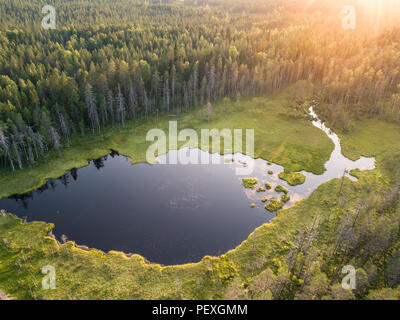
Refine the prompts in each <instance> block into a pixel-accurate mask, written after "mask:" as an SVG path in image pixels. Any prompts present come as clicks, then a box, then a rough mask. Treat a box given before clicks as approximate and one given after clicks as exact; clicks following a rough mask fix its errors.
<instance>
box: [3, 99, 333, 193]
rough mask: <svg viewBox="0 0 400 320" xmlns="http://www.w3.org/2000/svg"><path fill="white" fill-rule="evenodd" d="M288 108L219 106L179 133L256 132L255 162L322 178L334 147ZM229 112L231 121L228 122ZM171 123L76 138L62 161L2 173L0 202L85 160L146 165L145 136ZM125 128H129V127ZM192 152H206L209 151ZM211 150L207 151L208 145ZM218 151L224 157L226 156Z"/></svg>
mask: <svg viewBox="0 0 400 320" xmlns="http://www.w3.org/2000/svg"><path fill="white" fill-rule="evenodd" d="M292 103H293V101H292V100H291V97H290V95H289V94H288V93H287V92H284V93H282V94H280V95H278V96H274V97H259V98H254V99H248V100H241V101H239V102H235V103H233V104H232V105H230V106H229V107H227V106H225V105H222V104H219V105H217V106H216V107H215V108H213V111H212V115H211V119H210V121H209V122H208V121H207V119H206V117H205V115H204V110H196V111H193V112H191V113H190V114H188V115H185V116H183V117H182V118H181V119H180V120H179V122H178V125H179V129H185V128H193V129H195V130H196V131H197V132H199V131H200V130H201V129H212V128H217V129H220V130H222V129H224V128H228V129H250V128H254V129H255V158H263V159H264V160H267V159H268V161H272V162H274V163H276V164H279V165H282V166H284V167H285V169H287V170H288V171H292V172H294V171H301V170H306V171H309V172H313V173H315V174H322V173H323V172H324V170H325V168H324V163H325V162H326V161H327V160H328V159H329V157H330V154H331V152H332V150H333V144H332V142H331V141H330V140H329V138H328V137H326V135H325V134H324V133H323V132H321V131H320V130H318V129H317V128H315V127H313V126H312V124H311V123H309V122H308V121H307V120H306V119H300V120H299V119H297V120H293V119H290V118H287V117H286V116H285V115H284V114H285V112H287V113H288V112H290V108H291V104H292ZM228 112H230V116H229V119H226V113H228ZM170 120H175V118H168V117H166V116H164V117H161V118H160V119H159V121H158V122H157V123H154V122H150V121H149V122H146V123H141V124H139V125H138V126H136V127H135V128H132V127H131V128H130V129H123V128H105V129H104V130H103V131H102V132H101V134H97V135H86V136H84V137H74V138H73V139H72V141H71V144H72V147H71V148H65V149H62V155H61V157H60V156H59V155H58V153H57V152H52V153H51V154H50V155H49V156H48V157H47V158H46V159H43V160H41V161H39V162H38V163H37V164H35V165H34V166H33V167H26V168H24V169H23V170H18V171H15V172H11V170H9V169H8V170H6V169H2V170H0V199H1V198H5V197H8V196H11V195H13V194H21V193H26V192H29V191H32V190H35V189H37V188H39V187H40V186H41V185H43V184H44V183H45V182H46V180H48V179H56V178H59V177H61V176H62V175H63V174H65V172H66V171H68V170H70V169H73V168H81V167H84V166H86V165H87V164H88V160H90V159H96V158H100V157H102V156H105V155H107V154H109V153H110V150H111V149H113V150H116V151H118V152H119V153H120V154H122V155H125V156H127V157H130V158H131V159H132V163H133V164H135V163H140V162H146V150H147V148H148V146H149V145H150V144H151V143H148V142H146V141H145V138H146V134H147V132H148V131H149V130H151V129H153V128H160V129H163V130H164V131H165V132H168V121H170ZM128 125H130V126H132V125H133V123H132V122H131V123H129V124H128ZM266 125H268V126H266ZM300 132H301V134H302V135H303V136H301V135H300ZM182 145H184V143H180V144H179V145H178V148H179V147H181V146H182ZM243 145H245V141H244V144H243ZM192 147H200V148H202V149H203V150H206V149H207V146H197V145H196V146H192ZM209 148H210V150H211V148H212V145H211V143H210V146H209ZM222 148H223V147H222V146H221V149H222ZM167 151H168V150H167ZM219 151H220V153H223V152H224V150H219Z"/></svg>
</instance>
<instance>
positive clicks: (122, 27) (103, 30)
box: [0, 0, 400, 170]
mask: <svg viewBox="0 0 400 320" xmlns="http://www.w3.org/2000/svg"><path fill="white" fill-rule="evenodd" d="M40 3H41V1H28V2H26V1H12V0H5V1H2V6H1V8H0V15H1V16H2V17H4V19H2V21H1V24H0V30H1V31H0V74H1V78H0V142H1V151H0V152H1V154H0V156H1V165H2V166H3V167H9V168H10V167H11V168H12V169H13V170H15V169H21V168H23V167H24V166H31V165H33V164H34V163H35V161H37V160H38V159H40V158H41V157H43V156H45V155H46V153H47V152H48V151H49V150H51V149H56V150H59V149H60V148H63V147H69V145H70V142H69V141H70V137H71V136H75V135H85V134H90V133H92V134H93V133H95V132H99V131H100V130H101V128H102V127H106V126H122V127H124V126H125V125H126V124H127V121H134V122H135V121H140V120H142V119H145V120H147V119H148V118H151V117H158V115H159V114H175V115H178V117H179V115H180V114H183V113H188V112H189V111H190V110H193V109H197V108H204V107H205V106H206V105H207V103H208V102H211V103H214V102H217V101H221V100H223V99H228V101H229V100H237V99H238V98H240V97H251V96H258V95H262V94H270V93H276V92H278V91H279V90H282V89H283V88H285V87H288V86H290V85H292V84H298V83H303V84H304V86H305V87H308V88H312V89H311V90H312V91H313V93H314V95H315V97H316V99H317V100H318V102H320V103H321V104H324V105H325V106H327V107H325V108H324V110H323V111H322V113H323V117H324V118H325V119H326V120H328V121H329V122H330V123H331V126H332V127H334V128H337V129H339V130H343V131H348V130H351V127H352V119H354V118H357V117H360V116H370V117H373V116H378V117H380V118H384V119H390V120H391V121H395V122H398V121H400V88H399V83H400V70H399V65H398V61H399V59H400V56H399V54H400V53H399V45H400V44H399V41H400V38H399V34H398V31H396V30H397V29H392V28H389V29H387V30H386V31H384V32H382V33H380V34H379V35H377V36H376V37H371V36H370V35H369V33H368V31H367V30H363V29H362V25H361V26H360V31H358V32H357V33H355V32H353V33H351V32H350V33H349V32H346V30H343V29H342V28H341V25H340V23H338V22H337V23H336V24H334V26H333V27H329V28H328V27H327V26H328V25H329V24H332V20H331V18H329V17H328V18H327V17H326V15H322V14H315V12H314V11H313V10H312V8H309V9H308V12H307V11H306V12H303V11H304V10H303V9H302V3H301V1H286V2H284V1H282V2H281V3H280V2H276V1H263V2H262V3H263V5H262V7H263V8H264V7H265V11H266V13H263V12H262V11H261V12H259V13H258V14H255V13H253V12H252V10H251V9H248V10H245V11H243V12H242V13H241V14H237V13H235V10H236V11H240V10H243V8H242V9H240V5H237V6H236V7H235V6H234V5H233V6H231V7H232V9H231V10H232V11H233V12H232V13H229V12H227V11H225V10H223V9H217V8H219V6H218V5H221V4H220V3H219V2H218V1H216V2H213V1H211V2H210V3H209V5H207V6H205V7H204V6H201V7H200V6H194V5H193V4H191V3H190V2H187V6H179V5H178V6H177V5H175V4H174V3H173V2H166V3H162V4H160V3H159V2H148V1H147V2H145V1H134V0H123V1H118V2H117V3H115V4H111V3H110V2H109V1H101V0H96V1H61V5H60V4H57V10H58V16H59V19H58V28H59V30H58V31H57V32H51V30H50V31H49V30H43V29H41V27H40V22H41V15H40V12H39V11H38V10H35V9H37V8H38V7H40ZM239 3H240V2H239ZM93 8H94V9H93ZM289 9H290V10H289ZM88 11H90V14H89V15H87V13H88ZM10 12H13V14H12V15H11V14H9V13H10ZM300 14H302V18H301V19H300V21H299V18H297V17H298V16H299V15H300ZM128 17H129V21H128ZM115 21H119V22H120V23H118V24H116V23H115ZM339 22H340V20H339ZM369 22H370V21H369ZM366 105H368V107H366Z"/></svg>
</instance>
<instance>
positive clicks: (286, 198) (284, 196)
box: [281, 194, 290, 203]
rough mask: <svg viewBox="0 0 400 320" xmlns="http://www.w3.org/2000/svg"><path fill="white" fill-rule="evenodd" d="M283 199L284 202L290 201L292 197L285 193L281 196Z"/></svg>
mask: <svg viewBox="0 0 400 320" xmlns="http://www.w3.org/2000/svg"><path fill="white" fill-rule="evenodd" d="M281 201H282V202H283V203H286V202H289V201H290V197H289V196H288V195H287V194H284V195H283V196H282V197H281Z"/></svg>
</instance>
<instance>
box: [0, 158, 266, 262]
mask: <svg viewBox="0 0 400 320" xmlns="http://www.w3.org/2000/svg"><path fill="white" fill-rule="evenodd" d="M0 207H1V208H5V209H6V210H7V211H8V212H12V213H14V214H16V215H17V216H19V217H23V216H27V217H28V221H32V220H34V221H46V222H51V223H54V224H55V230H54V234H55V235H56V237H57V238H58V239H60V236H61V235H62V234H65V235H67V236H68V238H69V239H71V240H74V241H76V243H77V244H80V245H87V246H89V247H94V248H98V249H101V250H103V251H106V252H107V251H110V250H119V251H124V252H125V253H138V254H140V255H142V256H144V257H145V258H146V259H148V260H150V261H151V262H156V263H162V264H166V265H169V264H181V263H187V262H196V261H199V260H201V258H202V257H204V256H205V255H220V254H223V253H225V252H227V251H228V250H230V249H233V248H235V247H236V246H237V245H239V244H240V243H241V242H242V241H243V240H245V239H246V238H247V237H248V235H249V234H250V233H251V232H252V231H253V230H254V229H255V228H256V227H258V226H260V225H262V224H263V223H265V222H267V221H269V220H270V219H271V218H272V217H273V215H272V214H269V213H268V212H266V210H265V209H262V208H250V202H249V199H248V198H247V197H246V194H245V193H244V191H243V187H242V186H241V184H240V182H239V181H238V177H237V176H236V175H235V173H234V170H232V168H231V167H230V166H226V165H223V164H221V165H154V166H150V165H147V164H136V165H132V164H131V163H130V160H129V159H128V158H126V157H124V156H118V155H116V154H112V155H110V156H107V157H104V158H102V159H98V160H96V161H91V162H90V164H89V165H88V166H87V167H84V168H81V169H78V170H72V171H70V172H68V173H67V174H66V175H65V176H63V177H62V178H60V179H57V180H49V181H48V183H47V184H46V185H45V186H43V187H42V188H40V189H39V190H37V191H34V192H31V193H28V194H25V195H21V196H14V197H12V198H9V199H3V200H0Z"/></svg>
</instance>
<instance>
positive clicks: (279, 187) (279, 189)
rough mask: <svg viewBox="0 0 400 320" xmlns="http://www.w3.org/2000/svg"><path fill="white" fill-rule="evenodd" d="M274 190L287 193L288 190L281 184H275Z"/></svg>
mask: <svg viewBox="0 0 400 320" xmlns="http://www.w3.org/2000/svg"><path fill="white" fill-rule="evenodd" d="M275 191H276V192H283V193H284V194H288V192H289V190H288V189H286V188H285V187H282V186H281V185H277V186H276V187H275Z"/></svg>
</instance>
